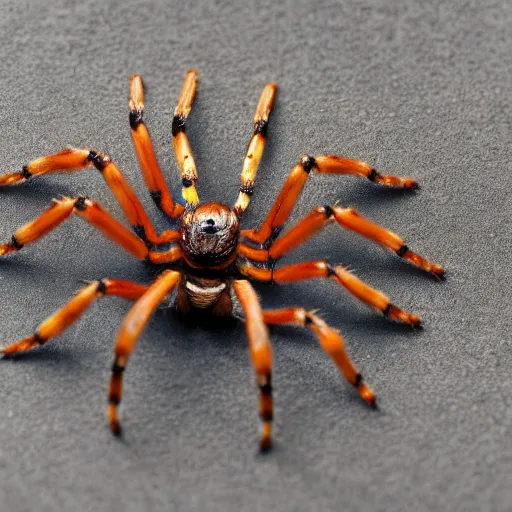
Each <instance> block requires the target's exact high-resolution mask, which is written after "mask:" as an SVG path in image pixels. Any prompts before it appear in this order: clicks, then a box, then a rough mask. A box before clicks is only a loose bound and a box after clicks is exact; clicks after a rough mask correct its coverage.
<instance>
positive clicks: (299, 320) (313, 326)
mask: <svg viewBox="0 0 512 512" xmlns="http://www.w3.org/2000/svg"><path fill="white" fill-rule="evenodd" d="M263 319H264V321H265V323H267V324H277V325H280V324H290V325H294V326H296V327H306V328H308V329H310V330H311V331H313V332H314V333H315V334H316V335H317V337H318V341H319V342H320V345H321V346H322V348H323V349H324V350H325V352H327V354H328V355H329V356H330V357H331V359H332V360H333V361H334V363H335V364H336V366H337V367H338V369H339V370H340V372H341V373H342V374H343V376H344V377H345V379H347V381H348V382H350V384H352V386H354V388H356V389H357V391H358V393H359V394H360V395H361V397H362V399H363V400H364V401H365V402H366V403H367V404H368V405H370V406H371V407H376V405H377V402H376V400H375V395H374V394H373V391H372V390H371V388H370V387H369V386H368V385H367V384H365V382H364V381H363V376H362V375H361V374H360V373H359V372H358V371H357V370H356V368H355V367H354V364H353V363H352V361H351V360H350V358H349V357H348V355H347V353H346V352H345V348H344V341H343V338H342V337H341V335H340V334H339V332H338V331H336V330H334V329H332V328H331V327H329V326H328V325H327V324H326V323H325V322H324V321H323V320H322V319H321V318H320V317H318V316H317V315H315V314H314V313H311V312H308V311H306V310H305V309H303V308H284V309H272V310H266V311H263Z"/></svg>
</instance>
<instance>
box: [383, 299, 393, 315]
mask: <svg viewBox="0 0 512 512" xmlns="http://www.w3.org/2000/svg"><path fill="white" fill-rule="evenodd" d="M392 307H393V304H391V302H390V303H389V304H388V305H387V306H386V307H385V308H384V311H382V314H383V315H384V316H388V315H389V313H390V312H391V308H392Z"/></svg>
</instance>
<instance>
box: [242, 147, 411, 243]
mask: <svg viewBox="0 0 512 512" xmlns="http://www.w3.org/2000/svg"><path fill="white" fill-rule="evenodd" d="M311 171H315V172H318V173H320V174H352V175H357V176H361V177H364V178H368V179H369V180H370V181H375V182H377V183H380V184H382V185H385V186H387V187H395V188H407V189H414V188H416V187H417V184H416V182H415V181H414V180H412V179H410V178H397V177H395V176H382V175H380V174H378V173H377V172H376V171H375V169H373V168H372V167H370V166H369V165H368V164H367V163H365V162H359V161H357V160H348V159H346V158H342V157H339V156H333V155H328V156H318V157H312V156H309V155H304V156H303V157H302V158H301V161H300V162H299V163H298V164H297V165H295V167H294V168H293V169H292V170H291V172H290V174H289V175H288V179H287V180H286V182H285V184H284V185H283V188H282V189H281V192H280V193H279V196H278V197H277V199H276V202H275V203H274V206H273V207H272V209H271V210H270V213H269V214H268V215H267V218H266V219H265V220H264V221H263V224H262V225H261V227H260V229H258V230H245V231H242V234H243V235H244V236H245V237H246V238H248V239H249V240H251V241H253V242H256V243H260V244H270V243H271V242H272V241H274V240H275V239H276V238H277V237H278V236H279V233H280V232H281V229H282V227H283V225H284V223H285V222H286V221H287V219H288V217H289V215H290V213H291V211H292V209H293V207H294V205H295V202H296V201H297V198H298V197H299V195H300V193H301V192H302V189H303V188H304V185H305V183H306V181H307V179H308V176H309V173H310V172H311Z"/></svg>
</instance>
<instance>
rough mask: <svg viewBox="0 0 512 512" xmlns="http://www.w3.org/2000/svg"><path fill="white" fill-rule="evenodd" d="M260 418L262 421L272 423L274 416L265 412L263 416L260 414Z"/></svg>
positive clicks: (270, 412) (269, 412)
mask: <svg viewBox="0 0 512 512" xmlns="http://www.w3.org/2000/svg"><path fill="white" fill-rule="evenodd" d="M260 418H261V419H262V420H263V421H272V420H273V419H274V414H273V413H272V411H266V412H264V413H263V414H260Z"/></svg>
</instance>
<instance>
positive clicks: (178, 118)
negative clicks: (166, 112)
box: [171, 114, 187, 137]
mask: <svg viewBox="0 0 512 512" xmlns="http://www.w3.org/2000/svg"><path fill="white" fill-rule="evenodd" d="M186 120H187V118H186V117H185V116H184V115H183V114H175V115H174V117H173V118H172V128H171V132H172V136H173V137H176V135H178V133H180V132H185V121H186Z"/></svg>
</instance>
